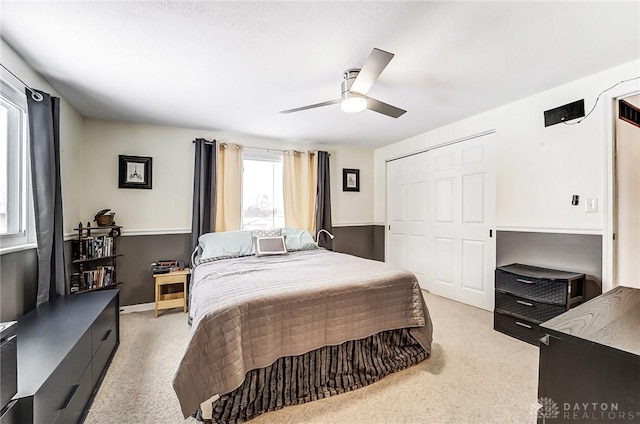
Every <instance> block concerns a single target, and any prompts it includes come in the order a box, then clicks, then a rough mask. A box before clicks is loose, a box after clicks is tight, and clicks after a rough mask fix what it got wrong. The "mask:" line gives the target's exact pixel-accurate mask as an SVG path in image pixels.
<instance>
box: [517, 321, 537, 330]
mask: <svg viewBox="0 0 640 424" xmlns="http://www.w3.org/2000/svg"><path fill="white" fill-rule="evenodd" d="M516 325H519V326H520V327H524V328H528V329H529V330H531V329H532V328H533V327H532V326H530V325H528V324H524V323H522V322H520V321H516Z"/></svg>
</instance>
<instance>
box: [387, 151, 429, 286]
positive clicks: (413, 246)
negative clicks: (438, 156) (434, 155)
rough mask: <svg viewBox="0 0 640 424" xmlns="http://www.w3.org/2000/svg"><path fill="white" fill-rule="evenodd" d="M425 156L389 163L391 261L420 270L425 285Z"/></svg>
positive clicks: (389, 242) (410, 268)
mask: <svg viewBox="0 0 640 424" xmlns="http://www.w3.org/2000/svg"><path fill="white" fill-rule="evenodd" d="M425 156H426V153H421V154H418V155H414V156H409V157H407V158H404V159H400V160H396V161H392V162H389V163H387V217H388V218H387V225H388V226H387V235H388V243H387V262H391V263H393V264H394V265H397V266H399V267H401V268H405V269H408V270H409V271H411V272H413V273H414V274H416V276H417V277H418V280H419V281H420V285H421V286H422V285H423V284H424V278H425V275H426V270H427V269H428V267H429V263H428V261H427V260H426V255H425V253H426V250H427V204H426V195H427V170H426V168H425V166H424V164H425V161H426V158H425ZM423 288H424V287H423Z"/></svg>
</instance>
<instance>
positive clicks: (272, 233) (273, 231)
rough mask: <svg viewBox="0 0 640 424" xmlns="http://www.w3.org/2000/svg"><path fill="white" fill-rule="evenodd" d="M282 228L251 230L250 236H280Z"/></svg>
mask: <svg viewBox="0 0 640 424" xmlns="http://www.w3.org/2000/svg"><path fill="white" fill-rule="evenodd" d="M281 235H282V228H270V229H267V230H251V236H252V237H280V236H281Z"/></svg>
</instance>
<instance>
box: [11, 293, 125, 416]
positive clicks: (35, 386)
mask: <svg viewBox="0 0 640 424" xmlns="http://www.w3.org/2000/svg"><path fill="white" fill-rule="evenodd" d="M17 326H18V328H17V340H18V346H17V347H18V352H17V353H18V355H17V356H18V392H17V393H16V395H15V396H14V397H13V400H12V401H11V403H10V404H9V406H8V407H7V411H5V413H4V414H3V415H2V417H0V424H31V423H36V424H49V423H56V424H67V423H78V422H81V421H82V420H83V419H84V416H85V414H86V411H87V408H88V406H89V404H90V401H91V399H92V398H93V395H95V392H96V391H97V389H98V387H99V384H100V382H101V381H102V377H103V376H104V373H105V372H106V370H107V368H108V365H109V363H110V360H111V357H112V356H113V354H114V353H115V351H116V348H117V346H118V344H119V340H120V305H119V292H118V290H104V291H95V292H91V293H83V294H80V295H70V296H63V297H59V298H56V299H53V300H50V301H49V302H48V303H46V304H45V305H43V306H41V307H39V308H37V309H36V310H34V311H32V312H30V313H28V314H27V315H25V316H24V317H22V318H21V319H20V320H18V324H17Z"/></svg>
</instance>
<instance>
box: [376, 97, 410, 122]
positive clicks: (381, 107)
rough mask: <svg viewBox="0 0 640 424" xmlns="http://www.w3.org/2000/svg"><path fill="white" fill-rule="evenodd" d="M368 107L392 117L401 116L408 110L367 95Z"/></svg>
mask: <svg viewBox="0 0 640 424" xmlns="http://www.w3.org/2000/svg"><path fill="white" fill-rule="evenodd" d="M367 109H369V110H372V111H374V112H378V113H381V114H383V115H387V116H390V117H392V118H399V117H401V116H402V115H404V114H405V113H406V112H407V111H406V110H403V109H400V108H398V107H395V106H391V105H389V104H386V103H384V102H381V101H380V100H376V99H374V98H371V97H367Z"/></svg>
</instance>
